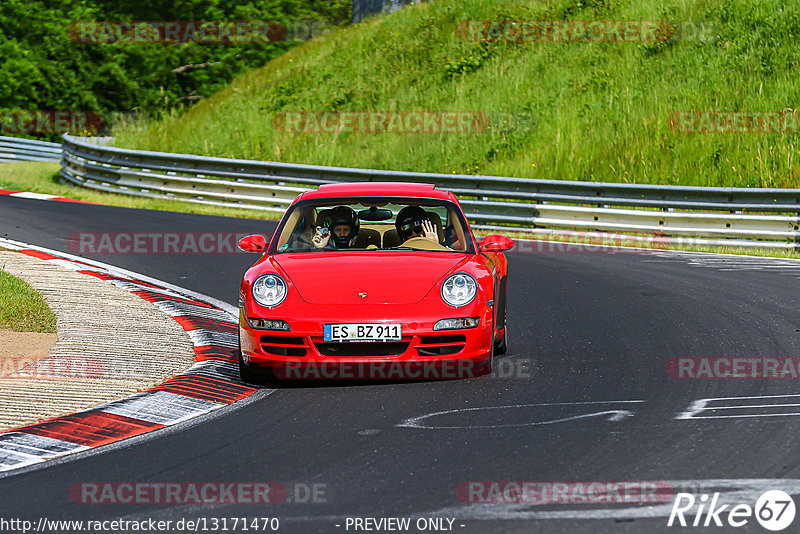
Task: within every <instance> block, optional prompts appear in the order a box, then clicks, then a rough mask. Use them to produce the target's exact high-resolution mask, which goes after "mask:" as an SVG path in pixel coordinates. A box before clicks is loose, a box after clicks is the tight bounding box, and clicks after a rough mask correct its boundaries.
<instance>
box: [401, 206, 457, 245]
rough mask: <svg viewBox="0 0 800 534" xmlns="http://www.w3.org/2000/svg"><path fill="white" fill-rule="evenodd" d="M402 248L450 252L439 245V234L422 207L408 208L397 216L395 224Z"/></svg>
mask: <svg viewBox="0 0 800 534" xmlns="http://www.w3.org/2000/svg"><path fill="white" fill-rule="evenodd" d="M394 225H395V228H397V235H398V236H400V241H401V242H402V244H401V245H400V246H401V247H411V248H422V249H427V250H449V249H448V248H447V247H445V246H443V245H441V244H440V243H439V234H438V233H437V232H436V227H435V226H434V225H433V223H432V222H431V219H430V217H429V216H428V212H426V211H425V210H424V209H423V208H421V207H420V206H406V207H405V208H403V209H401V210H400V212H399V213H398V214H397V219H395V222H394Z"/></svg>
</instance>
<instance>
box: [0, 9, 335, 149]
mask: <svg viewBox="0 0 800 534" xmlns="http://www.w3.org/2000/svg"><path fill="white" fill-rule="evenodd" d="M349 18H350V2H349V0H334V1H330V0H328V1H325V0H251V1H249V2H241V1H237V0H216V1H213V2H209V1H207V0H177V1H172V0H169V1H167V0H2V1H0V113H2V112H10V111H34V110H55V111H73V112H94V113H97V114H99V115H100V116H102V117H103V119H104V121H105V122H106V123H110V122H113V121H114V120H115V118H117V117H119V116H120V115H123V116H124V115H125V114H128V113H140V114H144V115H145V116H148V117H158V116H161V115H162V114H163V113H164V112H167V111H172V110H178V109H182V108H185V107H187V106H189V105H190V104H192V103H195V102H197V101H200V100H202V99H204V98H206V97H208V96H210V95H211V94H213V93H214V92H216V91H218V90H220V89H222V88H223V87H225V86H226V85H227V84H228V83H229V82H230V81H231V80H232V79H233V78H234V77H235V76H236V75H237V74H238V73H240V72H242V71H244V70H246V69H248V68H252V67H259V66H262V65H264V64H265V63H267V62H268V61H269V60H271V59H273V58H275V57H277V56H278V55H280V54H282V53H283V52H285V51H286V50H288V49H290V48H291V47H293V46H295V45H297V44H299V43H301V42H302V41H303V39H305V38H307V37H309V36H310V33H311V30H312V29H319V28H321V27H324V26H326V25H327V26H330V25H334V24H341V23H344V22H347V21H349ZM102 21H114V22H121V21H127V22H130V21H217V22H222V21H269V22H272V23H277V24H280V25H282V27H284V28H286V34H285V38H283V39H280V40H276V41H274V42H245V43H237V42H233V43H214V44H204V43H191V42H182V43H155V42H153V43H148V42H106V43H103V42H80V41H85V40H86V39H82V38H81V35H80V34H79V33H77V32H75V27H76V26H75V25H76V24H77V23H80V22H93V23H97V22H102ZM314 22H316V25H315V26H312V23H314ZM47 137H51V138H52V137H55V135H50V136H47Z"/></svg>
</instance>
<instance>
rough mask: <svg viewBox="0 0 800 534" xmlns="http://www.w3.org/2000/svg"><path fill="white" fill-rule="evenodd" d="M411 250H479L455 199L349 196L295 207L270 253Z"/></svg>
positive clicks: (467, 251) (463, 251) (298, 204)
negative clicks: (362, 197)
mask: <svg viewBox="0 0 800 534" xmlns="http://www.w3.org/2000/svg"><path fill="white" fill-rule="evenodd" d="M409 249H410V250H430V251H441V252H461V253H472V252H473V251H474V247H473V244H472V236H471V234H470V233H469V228H468V226H467V223H466V221H464V220H463V215H462V214H461V210H459V209H458V207H457V206H456V205H455V204H454V203H452V202H449V201H442V200H431V199H428V200H410V199H409V200H405V199H403V200H399V199H392V200H389V199H386V198H375V199H358V200H355V199H352V198H349V199H338V200H336V199H320V200H316V201H304V202H299V203H297V204H295V205H294V206H292V207H291V208H290V211H289V212H287V214H286V217H285V218H284V223H283V224H282V226H281V227H280V228H279V229H278V238H277V241H275V242H274V245H273V247H272V250H271V253H284V252H325V251H333V250H362V251H363V250H409Z"/></svg>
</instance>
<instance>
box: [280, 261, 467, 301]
mask: <svg viewBox="0 0 800 534" xmlns="http://www.w3.org/2000/svg"><path fill="white" fill-rule="evenodd" d="M465 257H466V256H465V255H464V254H458V253H452V252H444V253H442V252H422V251H392V252H367V253H359V252H338V253H337V252H312V253H303V254H281V255H279V256H276V257H274V261H275V263H277V264H278V265H279V266H280V268H281V270H283V272H284V273H285V274H286V276H287V277H288V278H289V280H291V283H292V284H293V285H294V286H295V288H296V289H297V291H298V293H300V297H302V299H303V300H305V301H306V302H309V303H311V304H366V303H369V304H378V303H381V304H383V303H394V304H410V303H413V302H418V301H420V300H422V299H423V298H425V295H427V294H428V293H429V292H430V290H431V289H432V288H433V287H434V286H435V285H436V283H437V282H438V281H439V280H440V279H441V278H442V277H443V276H445V275H446V274H447V273H449V272H450V271H451V270H452V269H453V268H454V267H455V266H456V265H458V264H459V263H460V262H462V261H463V260H464V259H465ZM360 293H366V296H363V297H362V296H359V294H360Z"/></svg>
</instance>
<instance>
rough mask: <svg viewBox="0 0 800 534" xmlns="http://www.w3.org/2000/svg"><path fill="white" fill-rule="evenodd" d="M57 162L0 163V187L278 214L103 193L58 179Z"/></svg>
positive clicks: (183, 208) (210, 211)
mask: <svg viewBox="0 0 800 534" xmlns="http://www.w3.org/2000/svg"><path fill="white" fill-rule="evenodd" d="M59 169H60V165H59V164H58V163H51V162H25V163H6V164H0V188H2V189H10V190H13V191H31V192H33V193H45V194H48V195H58V196H64V197H69V198H75V199H78V200H87V201H89V202H96V203H98V204H106V205H108V206H120V207H123V208H142V209H150V210H160V211H178V212H182V213H200V214H204V215H224V216H228V217H247V218H251V219H277V218H279V215H277V214H271V213H269V212H262V211H258V210H250V209H240V208H227V207H220V206H206V205H203V204H194V203H191V202H181V201H178V200H168V199H150V198H143V197H136V196H131V195H121V194H116V193H106V192H104V191H95V190H92V189H87V188H84V187H78V186H75V185H72V184H69V183H61V180H60V176H59V174H58V171H59Z"/></svg>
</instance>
